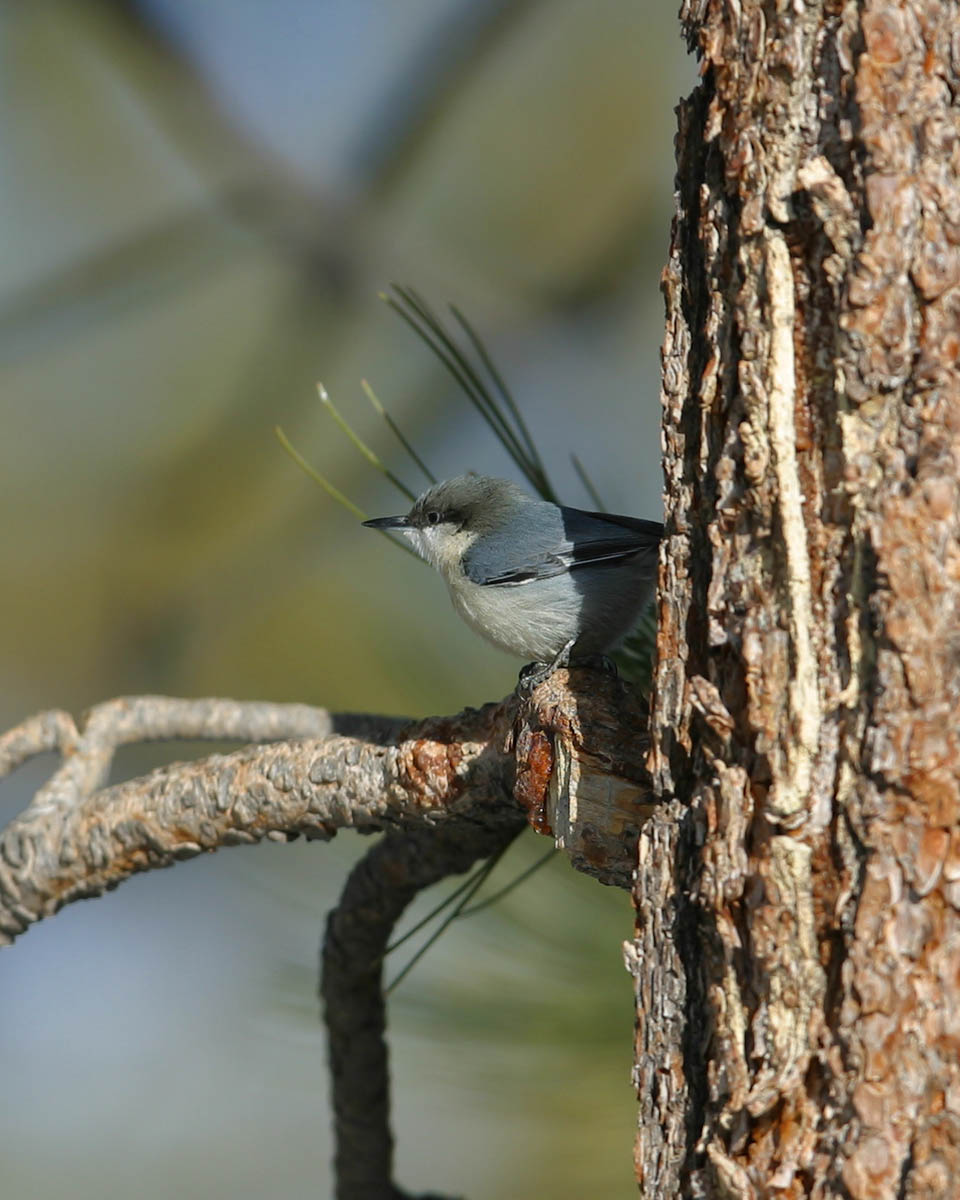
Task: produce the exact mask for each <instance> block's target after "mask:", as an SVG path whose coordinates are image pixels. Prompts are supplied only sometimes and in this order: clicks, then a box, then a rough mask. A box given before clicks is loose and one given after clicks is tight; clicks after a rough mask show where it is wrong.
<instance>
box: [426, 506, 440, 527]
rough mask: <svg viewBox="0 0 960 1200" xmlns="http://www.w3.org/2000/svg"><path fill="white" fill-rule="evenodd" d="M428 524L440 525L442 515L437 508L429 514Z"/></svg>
mask: <svg viewBox="0 0 960 1200" xmlns="http://www.w3.org/2000/svg"><path fill="white" fill-rule="evenodd" d="M427 524H428V525H439V524H440V514H439V513H438V512H437V510H436V509H435V508H432V509H431V510H430V511H429V512H428V513H427Z"/></svg>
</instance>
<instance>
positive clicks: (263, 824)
mask: <svg viewBox="0 0 960 1200" xmlns="http://www.w3.org/2000/svg"><path fill="white" fill-rule="evenodd" d="M644 713H645V709H644V707H643V705H642V704H641V703H640V702H639V701H637V700H636V699H634V698H633V697H632V696H631V694H630V693H629V692H628V691H627V689H625V688H624V687H623V685H622V684H620V683H619V682H618V681H616V680H610V679H608V678H607V677H605V676H603V675H602V674H597V673H596V672H592V671H583V670H579V671H571V672H569V673H568V672H565V671H559V672H556V673H555V674H554V676H553V678H552V679H551V680H548V681H547V682H546V683H545V684H543V685H541V687H540V688H538V689H537V690H536V691H535V692H534V694H533V696H531V697H529V698H528V699H525V700H523V701H522V702H521V701H520V700H518V699H517V697H516V696H509V697H508V698H507V699H505V700H504V701H502V702H501V703H499V704H489V705H486V706H485V707H484V708H482V709H479V710H473V709H467V710H465V711H464V712H463V713H460V714H458V715H457V716H455V717H450V718H430V719H428V720H425V721H420V722H415V723H410V722H405V721H400V720H396V719H390V718H381V717H369V716H361V715H357V714H347V715H339V716H337V715H332V714H329V713H327V712H325V711H324V710H321V709H311V708H308V707H306V706H302V705H257V704H237V703H235V702H232V701H211V700H203V701H181V700H170V699H168V698H165V697H138V698H127V699H123V700H118V701H111V702H109V703H108V704H106V705H102V706H99V707H98V708H97V709H94V710H93V711H92V712H91V714H90V715H89V717H88V718H87V720H86V721H85V722H84V723H82V725H81V727H80V728H79V729H78V728H77V727H76V726H75V725H74V723H73V721H72V719H71V718H70V717H69V716H67V715H66V714H64V713H50V714H43V715H41V716H39V717H34V718H31V719H30V720H28V721H26V722H24V723H23V724H22V725H21V726H18V727H17V728H16V729H14V730H11V731H10V732H9V733H7V734H5V735H4V736H3V737H2V738H0V773H3V771H5V770H9V769H11V768H12V767H13V766H15V765H17V764H18V763H20V762H23V761H25V760H26V759H27V758H28V757H30V756H31V755H32V754H37V753H40V752H42V751H44V750H49V749H51V748H53V747H58V748H60V749H61V752H62V753H63V755H64V761H63V764H62V765H61V767H60V768H59V770H58V771H56V772H55V773H54V775H53V777H52V778H51V780H50V782H49V783H48V784H46V785H45V786H44V787H43V788H41V789H40V791H39V792H38V793H37V796H36V797H35V798H34V801H33V803H32V804H31V805H30V807H29V808H28V809H27V810H26V811H25V812H23V813H21V814H20V815H19V816H18V817H16V818H15V819H14V820H13V821H11V822H10V824H9V825H8V826H7V827H6V828H5V829H4V830H3V832H2V833H0V938H2V939H3V941H6V942H9V941H12V940H13V938H14V937H16V936H17V935H18V934H20V933H22V932H23V931H24V930H25V929H26V928H27V927H28V926H29V925H30V924H32V923H33V922H34V921H37V920H40V919H41V918H42V917H46V916H49V915H51V914H52V913H54V912H56V911H57V909H59V908H60V907H61V906H62V905H64V904H66V903H69V902H70V901H72V900H76V899H79V898H81V897H89V896H95V895H98V894H99V893H101V892H102V891H104V890H105V889H107V888H111V887H114V886H116V885H117V884H118V883H120V882H121V881H122V880H124V879H126V878H127V877H128V876H130V875H131V874H133V873H134V872H136V871H145V870H151V869H153V868H155V867H165V866H170V865H171V864H172V863H174V862H176V861H177V860H179V859H184V858H191V857H193V856H195V855H197V854H201V853H203V852H204V851H212V850H217V849H219V848H220V847H222V846H230V845H237V844H241V843H248V842H255V841H258V840H259V839H260V838H262V837H268V838H273V839H279V840H283V839H286V838H289V837H292V836H295V835H300V834H303V835H305V836H307V837H311V838H330V837H332V836H333V834H334V833H335V832H336V831H337V830H338V829H342V828H352V829H358V830H361V831H363V832H373V831H376V830H381V829H389V828H402V829H407V830H414V829H418V828H422V827H438V826H440V825H441V824H443V822H445V821H450V820H454V819H456V820H458V821H463V820H470V821H475V822H476V823H477V824H478V825H479V826H486V825H487V824H489V823H490V822H491V820H492V821H494V823H496V818H497V814H499V813H500V812H501V811H502V810H504V809H506V810H508V811H510V812H517V811H522V810H524V809H526V810H527V811H528V812H530V813H531V814H534V816H535V820H533V823H534V824H535V826H536V827H537V828H538V829H539V830H540V831H541V832H546V831H549V830H553V829H556V832H557V839H558V842H559V844H561V845H563V846H565V847H566V848H567V849H568V852H569V853H570V855H571V858H572V859H573V860H574V862H575V865H578V866H580V867H581V868H582V869H585V870H588V871H590V872H591V873H593V874H596V875H597V876H598V877H599V878H602V879H603V880H604V881H605V882H610V883H616V884H619V885H621V886H624V885H626V884H628V883H629V880H630V876H631V872H632V868H633V863H634V854H635V847H636V838H637V834H638V832H639V827H640V823H641V819H642V817H643V815H644V809H643V802H644V801H645V799H646V794H645V791H644V787H645V779H646V774H645V765H644V762H643V755H644V752H645V745H646V743H645V741H644V739H643V737H642V734H641V733H640V731H641V729H642V722H643V719H644ZM638 735H639V736H638ZM173 737H186V738H191V739H194V738H203V737H206V738H217V739H223V738H236V737H255V738H260V739H270V738H276V737H282V738H286V739H288V740H285V741H280V742H271V743H270V744H267V745H260V746H248V747H246V748H244V749H242V750H238V751H236V752H235V753H233V754H225V755H214V756H212V757H210V758H207V759H203V760H200V761H197V762H191V763H178V764H174V765H172V766H169V767H164V768H162V769H160V770H157V771H154V772H152V773H151V774H150V775H147V776H145V777H144V778H142V779H136V780H131V781H129V782H126V783H121V784H116V785H114V786H111V787H99V790H98V785H99V784H100V783H101V781H102V780H103V778H104V777H105V775H106V773H107V771H108V770H109V766H110V761H111V759H112V755H113V752H114V750H115V749H116V747H117V746H120V745H125V744H128V743H130V742H133V741H146V740H159V739H169V738H173ZM292 739H296V740H292ZM555 764H556V766H557V769H556V770H555V769H554V766H555ZM515 781H516V783H517V788H516V796H515V795H514V785H515ZM578 798H579V803H578ZM518 805H519V806H520V807H519V808H518V807H517V806H518ZM608 818H609V819H608Z"/></svg>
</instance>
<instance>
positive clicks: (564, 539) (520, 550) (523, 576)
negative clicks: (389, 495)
mask: <svg viewBox="0 0 960 1200" xmlns="http://www.w3.org/2000/svg"><path fill="white" fill-rule="evenodd" d="M364 525H367V526H369V527H370V528H372V529H395V530H396V531H397V532H398V533H402V534H403V535H404V536H405V537H407V538H408V539H409V541H410V542H411V544H412V545H413V547H414V549H415V550H416V551H417V553H418V554H419V555H420V556H421V558H424V559H426V561H427V562H428V563H430V565H431V566H433V567H435V568H436V569H437V570H438V571H439V572H440V574H441V575H442V576H443V578H444V581H445V582H446V585H447V588H448V589H449V592H450V598H451V600H452V601H453V606H454V608H455V609H456V610H457V612H458V613H459V614H460V615H461V617H463V619H464V620H465V621H466V622H467V624H468V625H470V626H472V627H473V628H474V629H475V630H476V631H477V633H479V634H481V636H483V637H485V638H486V639H487V641H489V642H492V643H493V644H494V645H495V646H499V647H500V648H501V649H503V650H507V651H509V652H510V653H511V654H518V655H520V656H521V657H522V658H526V659H534V660H536V661H537V662H540V663H550V664H551V666H557V665H560V664H561V663H564V662H566V661H568V660H569V657H570V654H571V652H572V653H573V654H576V655H578V656H584V655H591V654H601V653H603V651H605V650H608V649H610V648H611V647H612V646H614V645H615V644H616V643H617V642H619V641H620V639H621V638H622V637H623V636H624V635H625V634H626V633H627V632H628V630H629V629H630V627H631V625H632V624H633V623H634V621H635V620H636V619H637V617H638V616H639V615H640V613H641V612H642V611H643V609H644V607H645V606H646V605H647V603H648V601H649V600H650V598H651V596H652V594H653V588H654V584H655V583H656V573H657V548H658V546H659V544H660V538H661V536H662V534H663V526H662V525H661V524H660V523H659V522H658V521H642V520H640V519H638V518H636V517H617V516H613V515H611V514H609V513H597V512H583V511H581V510H580V509H578V508H561V507H558V506H557V505H556V504H550V503H549V502H548V501H546V500H535V499H534V498H533V497H532V496H528V495H527V494H526V492H524V491H523V490H522V489H521V488H519V487H517V486H516V484H513V483H508V482H507V481H506V480H504V479H490V478H488V477H486V476H483V475H460V476H458V477H457V478H456V479H447V480H445V481H444V482H443V483H438V484H435V485H434V486H433V487H431V488H430V489H429V490H428V491H426V492H424V494H423V495H422V496H421V497H420V499H419V500H417V502H416V504H414V506H413V508H411V510H410V511H409V512H408V513H407V514H406V516H402V517H378V518H377V519H376V520H373V521H364Z"/></svg>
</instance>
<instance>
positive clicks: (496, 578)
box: [463, 502, 663, 586]
mask: <svg viewBox="0 0 960 1200" xmlns="http://www.w3.org/2000/svg"><path fill="white" fill-rule="evenodd" d="M521 523H522V535H521V534H520V533H519V532H518V531H517V527H518V526H521ZM662 534H663V526H662V525H661V524H660V523H659V522H658V521H644V520H641V519H640V518H639V517H620V516H614V515H610V514H608V513H592V512H584V511H582V510H581V509H578V508H558V507H557V506H556V505H554V504H548V503H546V502H543V503H535V504H530V505H529V506H527V507H525V508H524V510H523V511H522V513H518V514H517V517H516V521H515V522H514V523H512V526H511V529H510V531H504V530H502V529H501V530H498V531H496V532H494V533H490V534H487V535H485V536H484V537H481V538H480V539H479V540H478V541H477V542H476V543H474V545H473V546H471V547H470V549H469V550H468V551H467V553H466V555H465V556H464V563H463V565H464V571H465V573H466V575H467V577H468V579H470V580H472V582H474V583H478V584H481V585H484V586H492V585H500V586H503V585H513V586H516V585H518V584H523V583H530V582H531V581H533V580H535V579H549V578H551V577H552V576H554V575H562V574H564V572H566V571H574V570H576V569H577V568H578V567H585V566H602V565H604V564H609V565H612V564H615V563H617V562H620V561H622V560H624V559H626V558H630V557H631V556H633V555H635V554H639V553H642V552H646V553H648V554H649V553H653V552H655V551H656V548H657V546H658V544H659V542H660V538H661V536H662Z"/></svg>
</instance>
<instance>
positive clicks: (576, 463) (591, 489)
mask: <svg viewBox="0 0 960 1200" xmlns="http://www.w3.org/2000/svg"><path fill="white" fill-rule="evenodd" d="M570 461H571V462H572V463H573V469H574V470H575V471H576V473H577V475H578V476H579V477H580V482H581V483H582V484H583V486H584V490H585V491H586V493H587V495H588V496H589V497H590V499H591V500H592V501H593V503H594V504H595V505H596V506H597V512H607V511H608V510H607V506H606V505H605V504H604V502H603V501H602V500H601V499H600V493H599V492H598V491H597V489H596V487H595V486H594V483H593V480H592V479H591V478H590V476H589V475H588V474H587V471H586V468H585V467H584V465H583V463H582V462H581V461H580V459H579V458H577V456H576V455H575V454H571V455H570Z"/></svg>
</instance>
